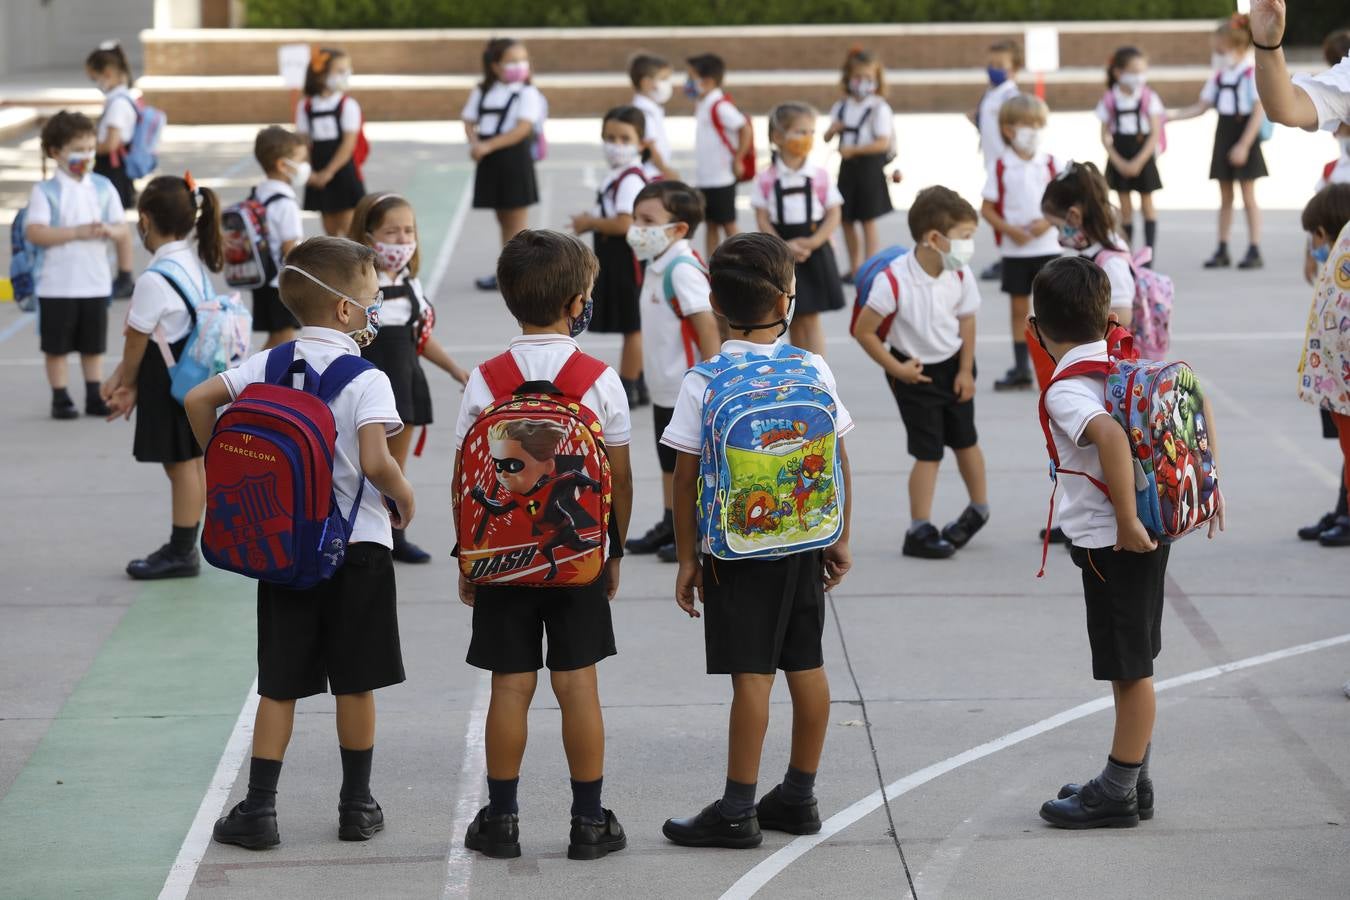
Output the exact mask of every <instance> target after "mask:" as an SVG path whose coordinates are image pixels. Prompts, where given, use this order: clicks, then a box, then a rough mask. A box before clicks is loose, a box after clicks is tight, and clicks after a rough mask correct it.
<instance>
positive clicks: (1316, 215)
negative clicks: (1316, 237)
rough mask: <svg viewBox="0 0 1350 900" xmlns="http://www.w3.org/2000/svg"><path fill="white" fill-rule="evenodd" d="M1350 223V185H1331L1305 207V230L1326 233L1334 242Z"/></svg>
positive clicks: (1318, 193)
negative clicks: (1347, 223)
mask: <svg viewBox="0 0 1350 900" xmlns="http://www.w3.org/2000/svg"><path fill="white" fill-rule="evenodd" d="M1346 222H1350V184H1329V185H1327V186H1326V187H1324V188H1322V189H1321V190H1320V191H1318V192H1317V193H1316V194H1313V198H1312V199H1311V200H1309V201H1308V205H1307V206H1305V207H1303V230H1304V231H1306V232H1308V234H1312V233H1313V232H1314V231H1316V230H1317V229H1319V228H1320V229H1322V230H1323V231H1325V232H1326V233H1327V235H1328V237H1330V238H1331V239H1332V240H1333V241H1334V240H1336V236H1337V235H1338V234H1340V233H1341V230H1342V229H1344V228H1345V223H1346Z"/></svg>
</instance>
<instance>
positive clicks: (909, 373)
mask: <svg viewBox="0 0 1350 900" xmlns="http://www.w3.org/2000/svg"><path fill="white" fill-rule="evenodd" d="M893 374H894V376H895V380H896V381H903V382H904V383H905V384H932V383H933V379H931V378H929V377H928V376H927V375H925V374H923V363H921V362H919V361H918V360H917V359H909V360H905V361H904V362H899V361H898V360H897V362H896V371H895V372H894V373H893Z"/></svg>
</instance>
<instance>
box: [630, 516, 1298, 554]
mask: <svg viewBox="0 0 1350 900" xmlns="http://www.w3.org/2000/svg"><path fill="white" fill-rule="evenodd" d="M1313 537H1317V535H1313ZM674 541H675V526H674V525H672V524H671V521H670V518H669V517H665V518H662V519H661V521H659V522H657V523H656V524H655V525H653V526H652V527H651V528H648V529H647V533H646V534H644V535H643V536H642V537H639V538H629V539H628V541H627V542H626V543H625V544H624V545H623V549H624V552H626V553H636V554H638V555H639V556H641V555H642V554H644V553H655V552H656V551H658V550H660V549H661V548H662V547H664V546H665V545H666V544H670V543H673V542H674Z"/></svg>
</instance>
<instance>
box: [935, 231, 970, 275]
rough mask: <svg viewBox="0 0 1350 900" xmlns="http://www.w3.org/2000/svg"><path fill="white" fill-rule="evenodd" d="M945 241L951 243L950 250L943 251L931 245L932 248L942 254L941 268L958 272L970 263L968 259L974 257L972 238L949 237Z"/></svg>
mask: <svg viewBox="0 0 1350 900" xmlns="http://www.w3.org/2000/svg"><path fill="white" fill-rule="evenodd" d="M944 237H945V235H944ZM947 243H948V244H949V245H951V249H950V250H946V251H943V250H940V249H939V248H937V247H933V249H934V250H937V252H938V253H941V254H942V268H944V269H946V270H948V271H951V272H959V271H960V270H961V269H964V268H965V267H966V266H968V265H970V261H971V260H972V259H974V258H975V239H974V238H953V237H949V238H947ZM929 246H930V247H932V246H933V245H932V244H930V245H929Z"/></svg>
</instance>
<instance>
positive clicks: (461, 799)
mask: <svg viewBox="0 0 1350 900" xmlns="http://www.w3.org/2000/svg"><path fill="white" fill-rule="evenodd" d="M491 697H492V676H491V675H490V674H489V673H487V672H480V673H479V674H478V687H477V688H475V690H474V694H473V706H472V707H470V708H469V721H468V724H467V725H465V727H464V757H463V763H462V764H461V765H460V768H459V791H458V794H457V795H456V796H455V811H454V818H453V819H452V820H451V822H450V853H449V854H448V855H447V856H446V858H445V883H444V885H443V886H442V888H441V897H442V898H446V897H467V896H469V884H470V882H471V880H472V878H473V851H472V850H469V849H468V848H467V847H465V846H464V832H465V831H466V830H467V829H468V827H469V823H470V822H472V821H473V819H474V816H476V815H478V807H479V805H480V804H481V803H482V800H483V784H484V779H485V778H486V777H487V759H486V758H485V757H484V755H483V732H484V729H485V728H486V727H487V707H488V701H489V700H490V699H491Z"/></svg>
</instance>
